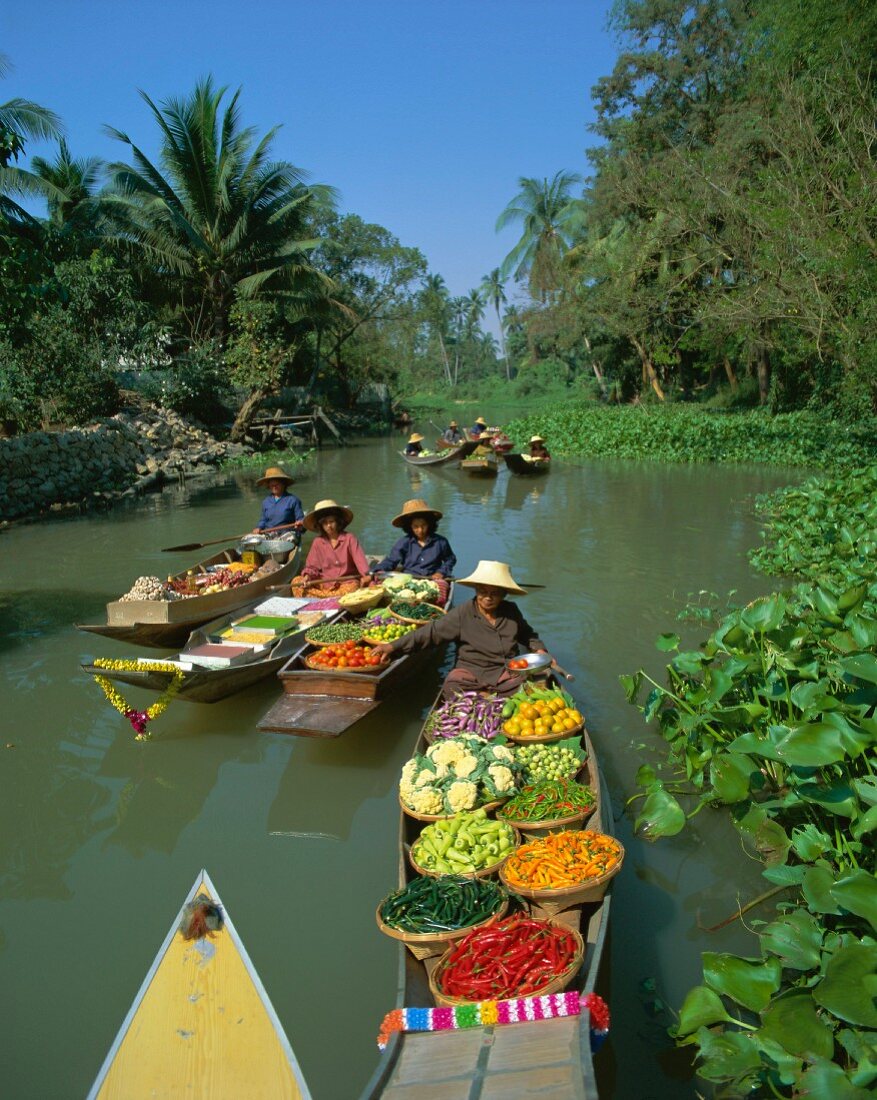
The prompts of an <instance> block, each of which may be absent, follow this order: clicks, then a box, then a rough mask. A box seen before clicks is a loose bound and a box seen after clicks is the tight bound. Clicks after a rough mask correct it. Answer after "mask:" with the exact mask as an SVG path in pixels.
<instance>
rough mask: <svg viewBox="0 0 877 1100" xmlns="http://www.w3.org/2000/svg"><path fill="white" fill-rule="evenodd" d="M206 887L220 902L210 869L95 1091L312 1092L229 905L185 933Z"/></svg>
mask: <svg viewBox="0 0 877 1100" xmlns="http://www.w3.org/2000/svg"><path fill="white" fill-rule="evenodd" d="M199 896H204V897H205V898H207V899H208V900H209V901H211V902H214V903H215V904H217V905H218V904H220V898H219V894H218V893H217V890H216V887H215V886H214V885H213V883H212V882H211V881H210V878H209V876H208V874H207V872H206V871H202V872H201V873H200V875H199V876H198V878H197V879H196V880H195V885H194V886H193V887H192V889H191V890H190V891H189V896H188V897H187V898H186V904H185V905H184V906H183V908H182V909H181V910H180V913H179V915H178V917H177V919H176V921H175V922H174V924H173V926H172V927H171V930H170V932H168V934H167V937H166V938H165V941H164V943H163V944H162V946H161V948H160V949H159V952H158V955H157V956H156V958H155V961H154V962H153V964H152V966H151V967H150V970H149V973H148V974H147V975H146V978H145V980H144V982H143V985H142V986H141V987H140V991H139V993H138V994H137V996H136V997H135V999H134V1003H133V1005H132V1006H131V1008H130V1010H129V1012H128V1015H127V1016H126V1017H125V1020H124V1022H123V1023H122V1026H121V1028H120V1029H119V1033H118V1035H117V1036H116V1038H115V1041H114V1042H113V1045H112V1047H111V1048H110V1052H109V1054H108V1055H107V1057H106V1059H105V1060H104V1064H103V1065H102V1066H101V1069H100V1072H99V1073H98V1075H97V1080H96V1081H95V1083H94V1085H93V1086H92V1089H91V1091H90V1092H89V1094H88V1100H111V1098H118V1100H141V1098H142V1100H146V1098H147V1097H155V1096H165V1097H171V1096H192V1097H203V1098H207V1097H213V1098H219V1097H243V1096H266V1097H267V1096H270V1097H283V1098H286V1100H310V1095H311V1094H310V1091H309V1089H308V1086H307V1084H306V1083H305V1080H304V1077H303V1076H302V1072H301V1069H300V1068H299V1065H298V1062H297V1061H296V1058H295V1055H294V1054H293V1052H292V1048H291V1047H290V1045H289V1040H288V1039H287V1038H286V1035H285V1034H284V1032H283V1028H282V1027H281V1025H280V1021H279V1020H278V1019H277V1014H276V1013H275V1011H274V1009H273V1007H272V1005H271V1002H270V1000H269V999H268V994H267V993H266V992H265V988H264V986H263V985H262V983H261V981H260V980H259V976H258V974H257V973H256V971H255V970H254V968H253V965H252V963H251V962H250V959H249V956H248V955H247V952H246V950H245V948H244V945H243V944H242V943H241V940H240V937H239V936H238V933H237V931H236V929H235V927H234V925H233V924H232V922H231V920H230V918H229V916H228V914H227V913H224V914H223V915H224V921H223V924H222V927H221V929H220V930H218V931H216V932H214V933H212V934H210V935H208V936H205V937H203V938H201V939H190V940H186V939H184V938H183V936H182V934H181V933H180V931H179V924H180V922H181V921H182V920H183V918H184V914H185V913H186V906H187V905H188V904H189V903H190V902H192V901H194V900H195V899H196V898H197V897H199ZM278 942H280V943H281V944H282V942H283V941H282V940H281V941H278Z"/></svg>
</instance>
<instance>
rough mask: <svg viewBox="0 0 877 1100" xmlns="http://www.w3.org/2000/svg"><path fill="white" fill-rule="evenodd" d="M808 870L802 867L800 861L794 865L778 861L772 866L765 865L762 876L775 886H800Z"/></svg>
mask: <svg viewBox="0 0 877 1100" xmlns="http://www.w3.org/2000/svg"><path fill="white" fill-rule="evenodd" d="M806 870H807V868H806V867H802V866H801V864H800V863H797V864H795V866H794V867H790V866H789V864H788V863H777V864H775V865H774V866H772V867H765V868H764V870H763V871H762V872H761V877H762V878H766V879H767V881H768V882H772V883H773V884H774V885H775V886H800V885H801V883H802V882H803V880H804V872H805V871H806Z"/></svg>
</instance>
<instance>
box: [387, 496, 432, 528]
mask: <svg viewBox="0 0 877 1100" xmlns="http://www.w3.org/2000/svg"><path fill="white" fill-rule="evenodd" d="M414 516H435V518H436V519H437V520H440V519H441V518H442V513H441V512H440V511H439V510H438V508H430V506H429V505H428V504H427V503H426V501H425V500H406V501H405V503H404V504H403V505H402V511H401V512H400V513H399V515H398V516H396V517H395V518H394V519H392V520H390V522H391V523H392V524H393V526H394V527H401V526H402V525H403V524H404V522H405V520H406V519H413V518H414Z"/></svg>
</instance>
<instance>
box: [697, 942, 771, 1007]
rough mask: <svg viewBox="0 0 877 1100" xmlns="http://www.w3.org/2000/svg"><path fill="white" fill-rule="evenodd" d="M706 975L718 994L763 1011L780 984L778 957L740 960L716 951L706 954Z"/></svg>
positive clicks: (704, 964)
mask: <svg viewBox="0 0 877 1100" xmlns="http://www.w3.org/2000/svg"><path fill="white" fill-rule="evenodd" d="M703 976H704V978H705V979H706V983H707V985H709V986H710V987H711V988H712V989H714V990H715V991H716V992H717V993H723V994H724V995H725V996H726V997H730V998H731V1000H733V1001H736V1002H737V1003H738V1004H741V1005H743V1007H744V1008H748V1009H749V1010H750V1011H751V1012H762V1011H763V1010H764V1009H765V1008H766V1007H767V1006H768V1004H770V999H771V997H772V996H773V994H774V993H776V991H777V990H778V989H779V987H780V978H781V976H782V966H781V965H780V961H779V959H741V958H738V956H736V955H727V954H720V953H717V952H713V951H705V952H704V953H703Z"/></svg>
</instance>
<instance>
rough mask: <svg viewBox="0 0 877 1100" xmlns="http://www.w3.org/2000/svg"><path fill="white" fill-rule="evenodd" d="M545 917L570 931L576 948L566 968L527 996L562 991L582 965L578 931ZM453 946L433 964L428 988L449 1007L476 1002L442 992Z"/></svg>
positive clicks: (582, 948) (582, 949)
mask: <svg viewBox="0 0 877 1100" xmlns="http://www.w3.org/2000/svg"><path fill="white" fill-rule="evenodd" d="M546 919H547V920H548V923H549V924H556V925H557V926H558V927H559V928H562V929H563V931H564V932H569V933H571V934H572V936H573V938H574V939H575V941H576V949H575V953H574V955H573V957H572V961H571V962H570V963H569V965H568V966H567V967H566V969H565V970H562V971H561V972H560V973H559V974H558V975H557V976H556V977H555V978H552V979H551V981H550V982H546V983H545V985H544V986H541V987H540V988H539V989H536V990H534V991H533V992H532V993H528V994H527V996H530V997H544V996H547V995H548V994H549V993H560V992H562V991H563V990H564V989H566V988H567V986H568V985H569V984H570V983H571V982H572V981H573V980H574V978H575V976H576V975H577V974H578V972H579V969H580V967H581V965H582V960H583V959H584V957H585V941H584V940H583V939H582V936H581V933H580V932H578V931H577V930H576V929H575V928H570V927H569V926H568V925H566V924H564V923H563V921H555V920H551V918H546ZM455 946H456V945H455V944H451V946H450V947H449V948H448V949H447V950H446V951H445V952H444V954H443V955H442V957H441V958H440V959H439V961H438V962H437V963H436V964H435V966H434V967H433V969H432V971H431V972H430V975H429V989H430V992H431V993H432V995H433V998H434V999H435V1003H436V1004H437V1005H447V1006H449V1007H453V1006H455V1005H467V1004H474V1003H476V1002H475V1001H469V1000H466V998H465V997H452V996H451V995H450V994H448V993H443V992H442V988H441V977H442V972H443V971H444V968H445V967H446V966H447V963H448V958H449V956H450V954H451V952H452V951H453V950H454V947H455ZM517 995H518V994H516V993H514V992H508V993H504V994H503V995H502V998H496V999H506V998H512V997H515V996H517ZM491 999H493V998H491Z"/></svg>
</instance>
